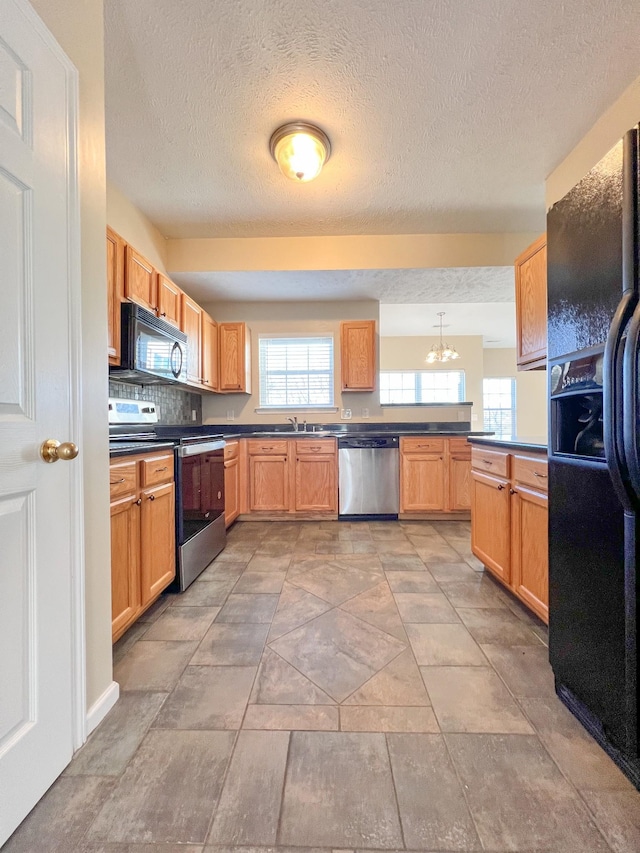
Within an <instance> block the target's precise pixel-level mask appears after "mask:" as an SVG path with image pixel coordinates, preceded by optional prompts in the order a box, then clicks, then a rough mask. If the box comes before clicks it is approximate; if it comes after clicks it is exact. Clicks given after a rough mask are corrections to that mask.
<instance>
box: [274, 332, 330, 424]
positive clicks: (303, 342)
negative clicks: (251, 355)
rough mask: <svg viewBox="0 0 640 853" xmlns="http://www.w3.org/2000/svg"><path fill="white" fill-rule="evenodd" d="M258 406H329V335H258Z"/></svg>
mask: <svg viewBox="0 0 640 853" xmlns="http://www.w3.org/2000/svg"><path fill="white" fill-rule="evenodd" d="M258 351H259V364H260V406H262V407H265V408H269V407H272V408H278V409H283V408H301V407H305V406H313V407H314V408H316V407H322V406H327V407H329V406H333V337H331V336H329V337H323V338H320V337H302V336H300V337H288V338H285V337H283V338H267V337H264V338H263V337H261V338H259V341H258Z"/></svg>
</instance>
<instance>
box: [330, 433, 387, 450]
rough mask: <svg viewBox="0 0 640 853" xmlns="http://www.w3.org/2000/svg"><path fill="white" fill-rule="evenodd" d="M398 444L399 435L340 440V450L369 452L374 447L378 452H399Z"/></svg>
mask: <svg viewBox="0 0 640 853" xmlns="http://www.w3.org/2000/svg"><path fill="white" fill-rule="evenodd" d="M398 443H399V438H398V436H397V435H387V436H379V437H377V438H373V437H372V438H339V439H338V450H347V449H349V450H367V449H369V448H372V447H373V448H375V449H376V450H386V449H390V450H393V449H396V450H397V448H398Z"/></svg>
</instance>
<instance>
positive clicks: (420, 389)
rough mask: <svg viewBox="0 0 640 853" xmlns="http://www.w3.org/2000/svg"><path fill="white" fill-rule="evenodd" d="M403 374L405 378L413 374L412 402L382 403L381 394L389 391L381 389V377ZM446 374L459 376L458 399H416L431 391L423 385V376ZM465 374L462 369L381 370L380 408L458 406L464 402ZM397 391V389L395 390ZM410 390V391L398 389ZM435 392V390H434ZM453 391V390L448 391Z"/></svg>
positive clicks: (381, 380) (381, 381) (380, 381)
mask: <svg viewBox="0 0 640 853" xmlns="http://www.w3.org/2000/svg"><path fill="white" fill-rule="evenodd" d="M394 374H395V375H398V374H403V375H405V376H411V375H412V374H413V380H414V385H413V400H412V401H403V402H399V403H393V402H383V401H382V400H383V394H384V393H385V392H386V391H387V390H389V393H391V390H390V389H383V387H382V386H383V376H392V375H394ZM447 374H457V375H458V376H459V380H458V388H459V392H458V397H459V399H457V400H446V399H442V400H420V399H418V398H419V397H420V396H422V395H424V393H425V392H428V391H430V390H433V389H429V388H425V387H424V385H423V377H425V376H438V375H447ZM466 381H467V378H466V374H465V371H464V370H462V369H455V370H381V371H380V373H379V387H380V405H381V406H405V407H410V406H459V405H460V403H464V402H465V394H466ZM395 390H398V389H395ZM400 390H402V391H404V390H411V389H400ZM435 390H437V389H435ZM449 390H453V389H449Z"/></svg>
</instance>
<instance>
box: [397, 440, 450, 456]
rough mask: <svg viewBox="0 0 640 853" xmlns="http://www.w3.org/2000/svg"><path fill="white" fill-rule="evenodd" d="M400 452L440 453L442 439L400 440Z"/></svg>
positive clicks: (442, 443) (442, 446)
mask: <svg viewBox="0 0 640 853" xmlns="http://www.w3.org/2000/svg"><path fill="white" fill-rule="evenodd" d="M400 450H401V451H402V452H403V453H442V452H444V438H401V439H400Z"/></svg>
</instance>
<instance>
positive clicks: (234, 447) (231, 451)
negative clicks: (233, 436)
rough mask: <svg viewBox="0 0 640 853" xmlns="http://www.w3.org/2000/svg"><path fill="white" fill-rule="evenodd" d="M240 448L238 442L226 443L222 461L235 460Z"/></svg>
mask: <svg viewBox="0 0 640 853" xmlns="http://www.w3.org/2000/svg"><path fill="white" fill-rule="evenodd" d="M239 447H240V442H239V441H228V442H227V443H226V444H225V446H224V460H225V462H226V461H227V459H236V457H237V456H238V449H239Z"/></svg>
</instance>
